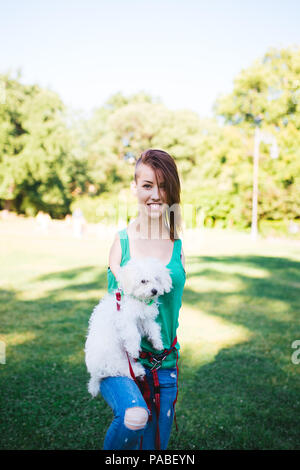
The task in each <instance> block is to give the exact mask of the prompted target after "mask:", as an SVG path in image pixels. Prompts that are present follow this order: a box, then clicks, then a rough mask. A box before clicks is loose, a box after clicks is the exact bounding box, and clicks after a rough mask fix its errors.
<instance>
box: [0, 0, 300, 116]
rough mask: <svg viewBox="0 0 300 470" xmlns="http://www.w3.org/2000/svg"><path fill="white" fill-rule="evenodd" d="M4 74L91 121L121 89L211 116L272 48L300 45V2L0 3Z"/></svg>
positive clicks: (74, 0) (0, 63) (0, 55)
mask: <svg viewBox="0 0 300 470" xmlns="http://www.w3.org/2000/svg"><path fill="white" fill-rule="evenodd" d="M0 6H1V8H0V73H5V72H7V71H11V72H12V73H13V74H14V75H16V72H17V70H20V71H21V81H22V82H23V83H31V84H33V83H37V84H39V85H40V86H43V87H46V88H49V89H51V90H53V91H55V92H57V93H58V95H59V96H60V98H61V99H62V100H63V102H64V103H65V104H66V105H67V106H69V107H70V108H71V109H76V110H81V111H82V112H84V113H85V114H86V115H88V114H89V113H91V111H92V110H93V108H97V107H99V106H102V105H103V104H104V103H105V101H107V100H108V99H109V97H110V96H111V95H113V94H114V93H117V92H122V93H123V94H125V95H126V96H127V95H131V94H133V93H137V92H139V91H145V92H147V93H149V94H150V95H152V96H153V97H155V98H160V99H161V100H162V102H163V103H164V104H165V105H166V106H167V107H168V108H169V109H173V110H175V109H190V110H192V111H195V112H197V113H198V114H199V116H200V117H211V116H212V115H213V110H212V106H213V104H214V102H215V100H216V99H217V97H218V96H219V95H221V94H226V93H229V92H230V91H231V90H232V87H233V80H234V78H235V77H236V76H237V75H238V74H239V73H240V71H241V70H242V69H245V68H247V67H249V66H251V64H252V63H253V62H254V60H256V59H259V58H261V57H262V56H263V55H264V54H265V52H267V50H268V49H269V48H270V47H276V48H285V47H289V46H300V1H299V0H285V1H282V0H243V1H241V0H209V1H206V0H198V1H197V0H51V1H49V0H43V1H41V0H9V1H7V0H6V1H4V0H0Z"/></svg>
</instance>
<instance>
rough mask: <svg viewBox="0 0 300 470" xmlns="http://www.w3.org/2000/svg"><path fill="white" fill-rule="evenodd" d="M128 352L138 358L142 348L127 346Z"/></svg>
mask: <svg viewBox="0 0 300 470" xmlns="http://www.w3.org/2000/svg"><path fill="white" fill-rule="evenodd" d="M126 350H127V352H128V354H129V355H130V356H131V357H132V358H133V359H137V358H138V357H139V355H140V351H141V350H140V349H139V348H130V347H128V348H126Z"/></svg>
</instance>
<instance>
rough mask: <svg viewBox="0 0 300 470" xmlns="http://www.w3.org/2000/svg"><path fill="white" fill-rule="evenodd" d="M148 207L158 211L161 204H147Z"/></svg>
mask: <svg viewBox="0 0 300 470" xmlns="http://www.w3.org/2000/svg"><path fill="white" fill-rule="evenodd" d="M147 206H149V207H150V209H151V210H158V209H159V208H160V206H161V204H153V203H150V204H147Z"/></svg>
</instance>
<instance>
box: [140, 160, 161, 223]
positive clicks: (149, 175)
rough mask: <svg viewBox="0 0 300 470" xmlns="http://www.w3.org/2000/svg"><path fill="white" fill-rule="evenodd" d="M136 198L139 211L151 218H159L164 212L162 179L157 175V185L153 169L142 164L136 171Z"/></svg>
mask: <svg viewBox="0 0 300 470" xmlns="http://www.w3.org/2000/svg"><path fill="white" fill-rule="evenodd" d="M136 196H137V199H138V203H139V207H140V210H143V211H145V214H147V215H148V216H149V217H151V218H159V217H161V216H162V214H163V213H164V211H165V210H166V205H167V201H166V191H165V182H164V178H163V176H162V175H159V174H158V185H157V184H156V178H155V173H154V171H153V169H152V168H151V167H150V166H148V165H145V164H144V163H140V164H139V166H138V169H137V183H136Z"/></svg>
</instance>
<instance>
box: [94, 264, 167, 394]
mask: <svg viewBox="0 0 300 470" xmlns="http://www.w3.org/2000/svg"><path fill="white" fill-rule="evenodd" d="M118 281H119V287H120V288H121V290H122V292H123V295H122V299H121V302H120V303H121V309H120V310H117V306H116V297H115V292H113V293H108V294H106V295H105V296H104V297H103V299H102V300H100V302H99V304H98V305H97V306H96V307H95V308H94V310H93V313H92V315H91V317H90V320H89V328H88V334H87V339H86V343H85V362H86V366H87V369H88V372H89V373H90V375H91V378H90V381H89V383H88V391H89V392H90V393H91V395H92V396H94V397H95V396H96V395H97V394H98V392H99V383H100V381H101V379H103V378H104V377H114V376H126V377H131V375H130V371H129V364H128V358H127V355H126V351H127V353H128V356H129V358H130V362H131V365H132V368H133V371H134V374H135V376H136V377H142V376H144V375H145V370H144V367H143V366H142V364H141V363H140V362H138V361H134V359H137V358H138V357H139V353H140V342H141V338H142V336H147V337H148V339H149V341H150V342H151V343H152V345H153V347H154V349H156V350H157V351H161V350H162V349H163V343H162V340H161V335H160V326H159V324H158V323H157V322H155V319H156V317H157V315H158V313H159V311H158V297H159V296H160V295H163V294H164V293H165V292H170V290H171V288H172V279H171V276H170V274H169V269H168V268H167V267H166V266H164V265H163V264H162V262H161V261H160V260H158V259H155V258H143V259H137V258H132V259H130V260H129V261H128V263H127V264H126V265H124V266H122V267H120V269H119V272H118ZM152 299H153V300H154V302H153V303H152V304H151V305H148V304H147V303H146V302H148V301H150V300H152Z"/></svg>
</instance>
